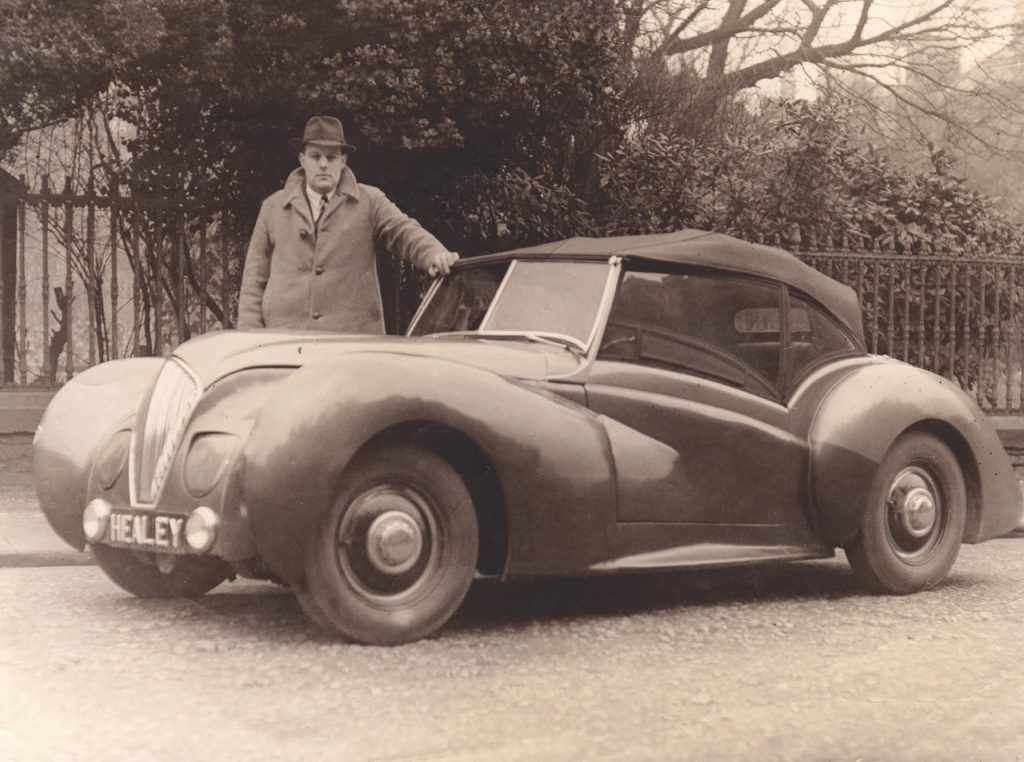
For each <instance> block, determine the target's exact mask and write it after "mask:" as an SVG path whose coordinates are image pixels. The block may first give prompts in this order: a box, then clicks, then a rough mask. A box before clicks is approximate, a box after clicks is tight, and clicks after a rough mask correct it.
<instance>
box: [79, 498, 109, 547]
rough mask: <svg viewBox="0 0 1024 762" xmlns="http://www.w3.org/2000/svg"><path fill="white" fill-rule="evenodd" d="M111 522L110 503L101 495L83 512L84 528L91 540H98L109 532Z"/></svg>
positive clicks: (90, 502)
mask: <svg viewBox="0 0 1024 762" xmlns="http://www.w3.org/2000/svg"><path fill="white" fill-rule="evenodd" d="M109 522H110V503H108V502H107V501H106V500H104V499H103V498H101V497H97V498H93V499H92V500H90V501H89V504H88V505H87V506H85V512H84V513H83V514H82V530H83V531H84V532H85V538H86V539H87V540H88V541H89V542H98V541H99V540H102V539H103V535H105V534H106V533H107V524H108V523H109Z"/></svg>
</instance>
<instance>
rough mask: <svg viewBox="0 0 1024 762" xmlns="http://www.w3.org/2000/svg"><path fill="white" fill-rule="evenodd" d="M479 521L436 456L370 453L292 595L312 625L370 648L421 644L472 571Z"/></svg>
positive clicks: (332, 512)
mask: <svg viewBox="0 0 1024 762" xmlns="http://www.w3.org/2000/svg"><path fill="white" fill-rule="evenodd" d="M478 545H479V540H478V536H477V521H476V513H475V511H474V509H473V502H472V499H471V498H470V495H469V491H468V490H467V489H466V485H465V484H464V483H463V481H462V479H461V478H460V477H459V475H458V473H456V471H455V470H454V469H453V468H452V467H451V466H450V465H449V464H448V462H447V461H445V460H444V459H443V458H441V457H440V456H438V455H437V454H435V453H433V452H431V451H429V450H425V449H422V448H419V447H415V446H412V445H400V446H395V447H381V448H376V449H374V450H372V451H370V452H367V453H365V454H364V455H363V456H361V457H360V458H359V459H358V460H357V462H355V463H353V464H352V466H351V467H350V468H349V469H348V471H347V472H346V474H345V477H344V479H343V481H342V486H341V490H340V492H339V494H338V496H337V498H336V499H335V501H334V504H333V505H332V506H331V507H330V509H329V510H328V511H327V512H326V513H325V515H324V518H323V520H322V521H321V524H320V527H319V529H318V530H317V533H316V537H315V538H314V541H313V544H312V547H311V548H310V551H309V553H308V555H307V558H306V564H305V581H304V584H303V585H302V586H300V587H299V588H298V589H297V590H296V593H297V596H298V599H299V603H300V604H301V605H302V607H303V608H304V609H305V610H306V613H307V614H308V615H309V617H310V618H311V619H312V620H313V621H314V622H316V623H317V624H319V625H320V626H322V627H324V628H325V629H327V630H328V631H330V632H333V633H335V634H338V635H341V636H343V637H345V638H347V639H349V640H352V641H356V642H359V643H366V644H370V645H398V644H400V643H407V642H410V641H413V640H417V639H419V638H423V637H425V636H427V635H429V634H430V633H432V632H434V631H435V630H437V629H438V628H439V627H441V625H443V624H444V623H445V622H447V621H448V619H449V618H450V617H451V615H452V614H453V613H455V609H457V608H458V606H459V604H460V603H461V602H462V599H463V598H464V597H465V595H466V591H467V590H468V589H469V585H470V583H471V582H472V580H473V575H474V573H475V571H476V560H477V551H478Z"/></svg>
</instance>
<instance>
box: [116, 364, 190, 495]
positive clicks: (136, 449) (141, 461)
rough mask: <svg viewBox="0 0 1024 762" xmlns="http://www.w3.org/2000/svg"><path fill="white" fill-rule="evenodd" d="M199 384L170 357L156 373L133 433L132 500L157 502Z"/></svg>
mask: <svg viewBox="0 0 1024 762" xmlns="http://www.w3.org/2000/svg"><path fill="white" fill-rule="evenodd" d="M201 396H202V386H201V384H200V383H199V379H198V377H197V376H196V375H195V374H194V373H193V372H192V370H191V369H190V368H188V366H186V365H185V364H184V363H182V362H180V361H178V360H176V359H174V358H171V359H170V360H168V361H167V362H165V363H164V366H163V368H161V369H160V374H159V375H158V376H157V379H156V384H154V386H153V392H152V394H150V396H149V402H148V404H147V405H146V409H145V411H144V417H140V418H139V421H138V422H137V423H136V426H135V430H134V431H133V433H132V446H131V453H130V459H131V462H130V466H129V475H130V477H131V479H130V485H129V489H130V491H131V500H132V504H134V505H137V506H151V505H154V504H155V503H156V499H157V497H159V495H160V490H161V489H163V486H164V481H165V480H166V479H167V473H168V471H169V469H170V467H171V461H172V460H173V459H174V454H175V452H177V449H178V445H179V444H181V437H182V435H184V433H185V428H186V427H187V426H188V422H189V419H190V418H191V417H192V412H193V411H194V410H195V408H196V405H198V404H199V398H200V397H201Z"/></svg>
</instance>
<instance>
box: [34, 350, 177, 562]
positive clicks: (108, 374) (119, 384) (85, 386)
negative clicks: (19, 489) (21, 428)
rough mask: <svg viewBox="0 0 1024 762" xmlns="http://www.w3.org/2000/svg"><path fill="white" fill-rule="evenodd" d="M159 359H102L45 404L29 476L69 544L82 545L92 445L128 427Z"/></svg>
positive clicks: (94, 450)
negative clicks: (110, 360) (31, 477)
mask: <svg viewBox="0 0 1024 762" xmlns="http://www.w3.org/2000/svg"><path fill="white" fill-rule="evenodd" d="M162 365H163V360H161V359H156V358H138V359H132V360H118V361H114V362H108V363H103V364H102V365H98V366H96V367H94V368H90V369H89V370H86V371H84V372H83V373H80V374H79V375H77V376H75V377H74V378H72V379H71V380H70V381H68V382H67V383H66V384H64V386H63V387H61V389H60V390H59V391H58V393H57V394H56V395H54V398H53V400H52V401H51V402H50V404H49V405H48V406H47V408H46V411H45V413H44V414H43V417H42V420H41V421H40V423H39V427H38V428H37V430H36V434H35V438H34V448H33V449H34V453H33V462H32V470H33V481H34V482H35V486H36V497H37V498H38V500H39V505H40V508H41V509H42V511H43V515H45V516H46V518H47V520H48V521H49V523H50V525H51V526H52V527H53V529H54V531H55V532H56V533H57V534H58V535H60V537H61V538H62V539H63V540H64V541H65V542H67V543H68V544H69V545H71V546H72V547H74V548H77V549H79V550H81V549H82V548H84V547H85V535H84V534H83V533H82V511H83V510H84V508H85V504H86V502H88V496H89V475H90V473H91V470H92V464H93V460H94V459H95V457H96V454H97V451H98V450H99V449H100V447H101V446H102V445H103V443H105V442H106V441H107V439H108V438H109V437H110V435H111V434H112V433H114V432H115V431H118V430H120V429H123V428H131V426H132V423H133V422H134V418H135V412H136V410H137V409H138V407H139V404H140V402H141V400H142V399H143V398H144V397H145V396H146V395H147V394H148V392H149V388H150V386H151V385H152V383H153V379H154V378H155V377H156V375H157V373H158V372H159V371H160V368H161V366H162Z"/></svg>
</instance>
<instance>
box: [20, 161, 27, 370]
mask: <svg viewBox="0 0 1024 762" xmlns="http://www.w3.org/2000/svg"><path fill="white" fill-rule="evenodd" d="M18 182H20V183H21V187H22V188H24V187H25V175H19V176H18ZM27 299H28V288H27V286H26V283H25V199H24V198H22V199H19V201H18V321H19V323H20V325H19V330H18V380H19V382H20V383H21V385H22V386H25V385H26V384H27V383H28V321H27V319H26V315H25V302H26V301H27Z"/></svg>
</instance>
